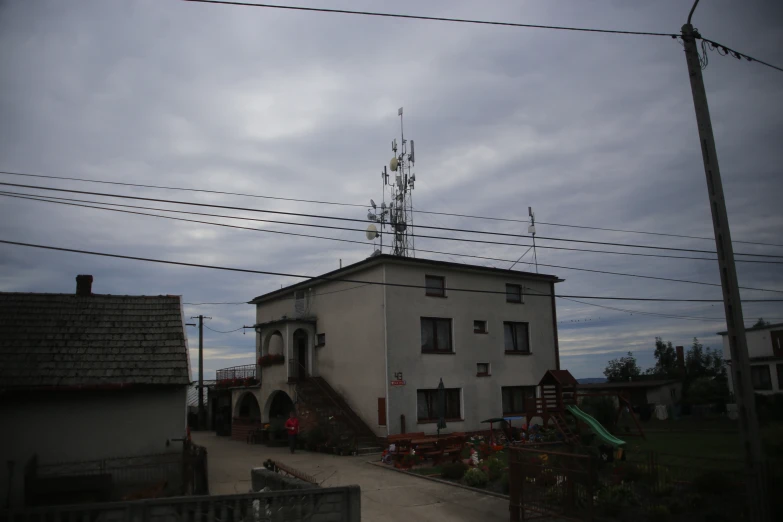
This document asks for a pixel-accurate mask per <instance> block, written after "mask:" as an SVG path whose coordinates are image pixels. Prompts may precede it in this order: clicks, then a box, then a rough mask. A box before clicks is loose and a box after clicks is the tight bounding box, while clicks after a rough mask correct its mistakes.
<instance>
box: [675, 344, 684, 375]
mask: <svg viewBox="0 0 783 522" xmlns="http://www.w3.org/2000/svg"><path fill="white" fill-rule="evenodd" d="M675 350H677V367H678V368H679V369H681V370H683V369H685V352H684V351H683V348H682V346H677V347H675Z"/></svg>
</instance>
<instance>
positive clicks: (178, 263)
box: [0, 239, 783, 303]
mask: <svg viewBox="0 0 783 522" xmlns="http://www.w3.org/2000/svg"><path fill="white" fill-rule="evenodd" d="M0 243H3V244H6V245H14V246H23V247H29V248H39V249H43V250H52V251H57V252H70V253H74V254H85V255H92V256H100V257H109V258H115V259H127V260H131V261H144V262H147V263H160V264H165V265H176V266H187V267H192V268H208V269H211V270H224V271H228V272H240V273H246V274H260V275H271V276H278V277H292V278H297V279H304V280H308V281H329V282H344V283H359V284H362V285H375V286H389V287H394V288H414V289H420V290H426V289H427V287H426V286H425V285H413V284H408V283H388V282H381V281H362V280H358V279H348V278H344V277H329V276H308V275H301V274H292V273H287V272H274V271H271V270H253V269H249V268H236V267H225V266H219V265H205V264H201V263H187V262H184V261H168V260H164V259H154V258H148V257H139V256H128V255H121V254H110V253H107V252H94V251H91V250H81V249H76V248H64V247H55V246H50V245H37V244H34V243H23V242H21V241H10V240H7V239H0ZM528 277H531V274H528ZM445 290H446V291H449V292H465V293H470V294H496V295H506V291H505V290H485V289H479V288H456V287H446V288H445ZM525 295H526V296H530V297H549V298H552V297H570V298H573V299H599V300H606V301H645V302H670V303H722V302H723V300H722V299H673V298H664V297H617V296H594V295H552V294H548V293H543V292H536V291H533V290H531V289H527V293H525ZM742 302H747V303H783V299H743V300H742Z"/></svg>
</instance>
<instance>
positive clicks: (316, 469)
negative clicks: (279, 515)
mask: <svg viewBox="0 0 783 522" xmlns="http://www.w3.org/2000/svg"><path fill="white" fill-rule="evenodd" d="M193 442H195V443H196V444H199V445H202V446H205V447H206V448H207V452H208V459H209V460H208V466H209V489H210V492H211V493H212V494H213V495H220V494H229V493H246V492H248V491H250V470H251V468H254V467H260V466H261V465H262V463H263V462H264V461H265V460H266V459H269V458H271V459H274V460H277V461H280V462H282V463H284V464H287V465H289V466H292V467H294V468H296V469H298V470H300V471H303V472H304V473H307V474H309V475H312V476H314V477H315V478H316V479H318V480H319V481H322V485H323V486H347V485H350V484H358V485H359V486H360V487H361V488H362V522H444V521H446V520H448V521H457V522H462V521H464V522H468V521H477V522H478V521H506V520H508V518H509V513H508V501H507V500H504V499H501V498H497V497H492V496H489V495H482V494H479V493H474V492H472V491H467V490H464V489H460V488H456V487H453V486H447V485H445V484H439V483H437V482H432V481H429V480H425V479H420V478H417V477H411V476H409V475H405V474H402V473H395V472H394V471H391V470H388V469H383V468H380V467H378V466H373V465H371V464H368V461H370V460H375V459H376V458H377V457H373V456H364V457H336V456H334V455H325V454H322V453H309V452H297V453H296V454H294V455H291V454H290V453H289V452H288V449H287V448H267V447H266V446H261V445H249V444H245V443H243V442H237V441H233V440H230V439H228V438H227V437H217V436H216V435H215V434H214V433H210V432H194V433H193Z"/></svg>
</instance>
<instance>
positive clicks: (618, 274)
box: [0, 191, 783, 305]
mask: <svg viewBox="0 0 783 522" xmlns="http://www.w3.org/2000/svg"><path fill="white" fill-rule="evenodd" d="M12 194H13V193H6V192H2V191H0V196H9V197H18V198H19V199H29V200H32V201H39V202H44V203H59V204H63V205H71V206H77V207H84V208H92V209H96V210H108V211H112V212H123V213H129V214H137V215H142V216H149V217H159V218H163V219H171V220H176V221H185V222H192V223H198V224H208V225H213V226H222V227H228V228H237V229H240V230H250V231H255V232H270V233H275V234H284V235H287V234H291V235H295V236H304V237H308V238H315V239H325V240H329V241H339V242H347V243H355V244H361V245H366V243H364V242H362V241H355V240H350V239H341V238H332V237H326V236H315V235H309V234H294V233H291V232H283V231H276V230H268V229H258V228H250V227H240V226H236V225H227V224H224V223H214V222H210V221H201V220H191V219H184V218H176V217H172V216H162V215H159V214H150V213H146V212H132V211H125V210H120V209H112V208H104V207H97V206H90V205H79V204H73V203H65V202H60V201H50V200H48V199H42V198H44V196H40V197H22V196H16V195H12ZM46 197H48V196H46ZM53 199H66V200H68V201H82V200H73V199H70V198H53ZM107 204H110V205H117V206H121V207H130V208H142V209H148V208H149V207H136V206H133V205H120V204H116V203H107ZM158 210H163V211H166V212H178V213H185V214H190V212H182V211H176V210H171V211H169V210H165V209H158ZM193 214H197V215H203V214H201V213H198V212H194V213H193ZM206 215H213V214H206ZM217 217H223V218H228V219H252V218H233V217H232V216H221V215H217ZM262 221H263V220H262ZM419 251H420V252H424V253H429V254H439V255H444V256H457V257H469V258H475V259H484V260H489V261H500V262H504V263H510V262H512V261H511V260H510V259H501V258H496V257H488V256H478V255H472V254H458V253H456V252H443V251H438V250H425V249H419ZM516 262H519V260H517V261H516ZM516 262H515V263H516ZM527 264H530V263H527ZM539 264H540V265H541V266H546V267H550V268H560V269H564V270H577V271H582V272H591V273H597V274H605V275H614V276H625V277H636V278H641V279H652V280H659V281H670V282H675V283H688V284H697V285H705V286H718V287H719V286H720V284H718V283H708V282H703V281H691V280H688V279H675V278H668V277H659V276H648V275H640V274H628V273H624V272H612V271H608V270H597V269H590V268H577V267H569V266H563V265H552V264H546V263H539ZM740 288H741V289H742V290H755V291H761V292H776V293H783V290H774V289H768V288H755V287H740ZM185 304H192V305H201V304H244V303H185Z"/></svg>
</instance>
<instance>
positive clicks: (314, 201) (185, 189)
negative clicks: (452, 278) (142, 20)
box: [0, 171, 783, 248]
mask: <svg viewBox="0 0 783 522" xmlns="http://www.w3.org/2000/svg"><path fill="white" fill-rule="evenodd" d="M0 174H4V175H8V176H24V177H31V178H43V179H58V180H64V181H79V182H83V183H101V184H104V185H118V186H124V187H138V188H151V189H160V190H179V191H184V192H201V193H205V194H219V195H225V196H241V197H248V198H260V199H269V200H276V201H291V202H296V203H312V204H319V205H333V206H342V207H357V208H367V205H360V204H357V203H340V202H335V201H323V200H315V199H297V198H286V197H280V196H263V195H260V194H247V193H242V192H226V191H221V190H209V189H197V188H187V187H169V186H164V185H147V184H142V183H127V182H120V181H105V180H98V179H90V178H74V177H67V176H52V175H44V174H31V173H27V172H13V171H0ZM416 213H417V214H430V215H438V216H449V217H460V218H467V219H482V220H487V221H500V222H509V223H527V221H526V220H524V219H514V218H500V217H490V216H476V215H472V214H458V213H453V212H436V211H432V210H419V209H417V210H416ZM537 223H538V224H540V225H548V226H553V227H564V228H578V229H583V230H600V231H603V232H618V233H623V234H644V235H652V236H662V237H676V238H681V239H699V240H704V241H715V238H712V237H704V236H690V235H684V234H669V233H664V232H649V231H641V230H628V229H619V228H603V227H592V226H587V225H572V224H565V223H551V222H546V221H537ZM734 243H743V244H746V245H761V246H772V247H781V248H783V244H778V243H765V242H760V241H734Z"/></svg>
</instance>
